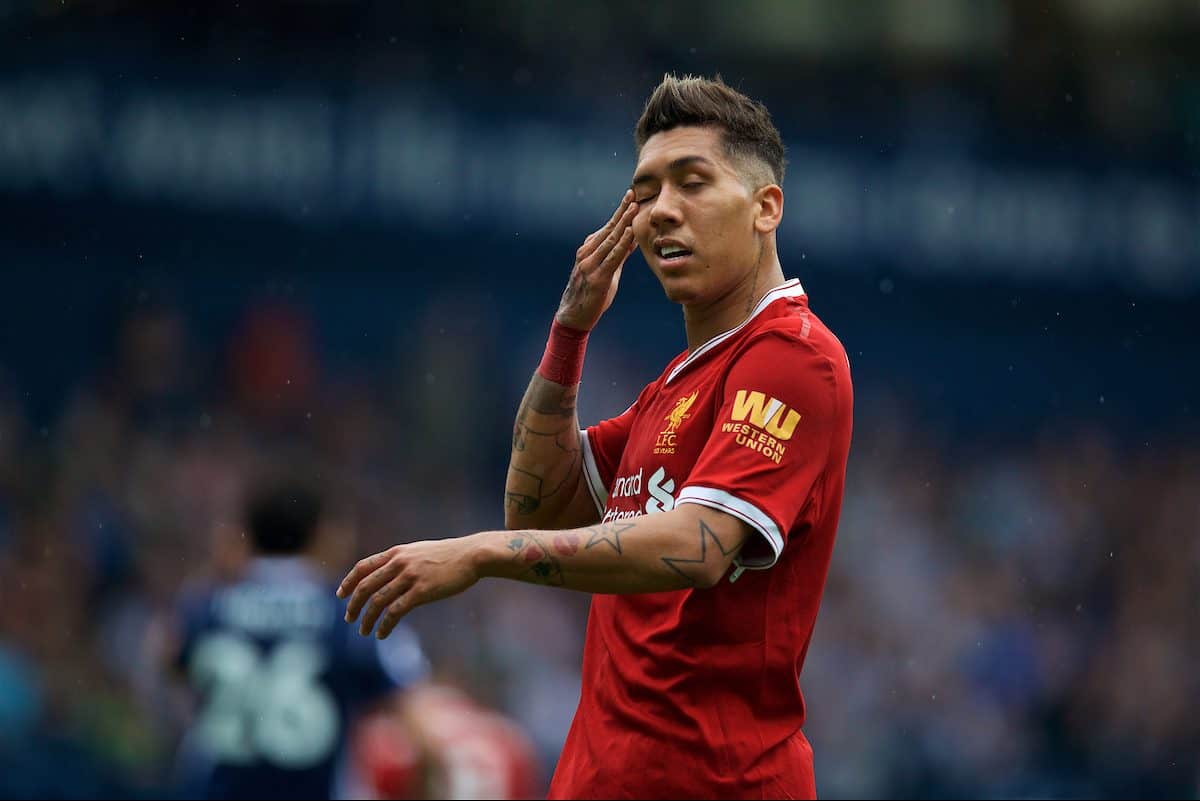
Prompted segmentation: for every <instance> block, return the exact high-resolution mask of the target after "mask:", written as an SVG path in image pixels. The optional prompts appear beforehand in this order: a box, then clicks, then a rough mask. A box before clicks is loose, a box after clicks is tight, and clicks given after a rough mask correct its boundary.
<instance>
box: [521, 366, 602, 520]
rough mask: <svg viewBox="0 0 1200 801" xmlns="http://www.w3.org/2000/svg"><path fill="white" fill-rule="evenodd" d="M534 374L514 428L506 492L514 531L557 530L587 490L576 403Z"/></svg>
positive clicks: (571, 393) (573, 392) (569, 391)
mask: <svg viewBox="0 0 1200 801" xmlns="http://www.w3.org/2000/svg"><path fill="white" fill-rule="evenodd" d="M578 391H579V385H578V384H576V385H574V386H570V387H564V386H562V385H560V384H556V383H554V382H553V381H549V380H547V379H545V378H542V376H540V375H537V374H534V376H533V379H532V380H531V381H530V382H529V388H528V389H527V390H526V391H525V397H524V398H522V399H521V407H520V409H519V410H518V411H517V419H516V422H515V423H514V424H513V439H512V456H511V457H510V459H509V463H508V478H507V480H506V482H505V487H504V521H505V525H507V526H508V527H510V528H519V527H530V528H554V527H556V526H557V525H558V524H559V522H560V517H561V515H562V513H563V511H564V510H566V509H567V508H568V507H569V506H570V504H571V501H572V499H573V498H574V497H575V494H576V493H577V492H578V491H580V490H581V489H584V488H583V487H582V485H581V481H580V479H581V478H582V475H583V471H582V466H581V465H582V459H583V455H582V446H581V444H580V441H579V436H580V435H579V420H578V417H577V416H576V413H575V398H576V396H577V394H578Z"/></svg>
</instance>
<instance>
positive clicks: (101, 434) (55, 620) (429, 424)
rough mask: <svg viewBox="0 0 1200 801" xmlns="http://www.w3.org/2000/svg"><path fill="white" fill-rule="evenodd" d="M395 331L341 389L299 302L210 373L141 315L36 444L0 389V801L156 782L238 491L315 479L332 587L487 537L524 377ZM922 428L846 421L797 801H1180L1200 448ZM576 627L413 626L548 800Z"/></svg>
mask: <svg viewBox="0 0 1200 801" xmlns="http://www.w3.org/2000/svg"><path fill="white" fill-rule="evenodd" d="M418 333H419V334H420V336H419V338H418V340H417V341H418V342H419V343H420V344H419V346H418V347H417V348H415V349H413V350H411V351H409V352H408V357H407V358H409V359H410V360H411V364H410V365H409V367H410V368H411V369H409V370H407V371H406V372H407V373H408V374H410V375H414V376H417V380H415V381H411V382H408V383H399V382H387V381H371V380H369V379H363V380H361V381H358V382H350V383H346V382H345V381H342V380H339V379H334V378H332V377H331V376H332V375H333V374H334V373H333V371H330V370H328V369H327V366H324V365H322V363H321V358H320V356H319V349H318V348H317V347H316V345H315V336H314V332H313V330H312V324H311V321H310V320H308V319H307V318H306V317H305V316H304V315H303V314H302V313H300V312H298V311H296V310H295V309H292V308H288V307H286V306H276V305H266V306H262V307H258V308H255V309H252V310H251V312H250V313H248V314H247V316H246V317H245V319H244V320H243V321H242V323H241V324H240V325H239V326H238V327H237V329H236V330H234V331H231V332H228V337H227V340H226V342H225V343H224V345H223V347H222V348H219V349H217V350H216V354H217V355H210V356H208V357H204V356H202V355H201V351H202V349H201V348H200V347H198V346H197V345H196V344H195V343H193V342H192V341H191V339H190V335H189V328H188V321H187V320H186V319H185V318H184V316H183V315H182V314H181V313H180V312H179V311H178V310H176V309H173V308H171V307H170V306H156V305H153V304H139V305H136V306H135V307H134V308H133V309H131V311H130V312H129V313H128V314H126V315H125V317H124V319H123V321H122V323H121V325H120V328H119V331H118V334H117V337H116V344H115V346H114V347H113V348H112V356H111V358H110V359H108V360H107V361H106V362H105V363H104V364H103V365H102V366H101V367H100V368H99V369H98V370H97V372H96V374H95V375H92V376H88V377H84V378H85V380H83V381H82V382H81V383H80V385H79V388H78V390H77V391H76V392H75V394H74V396H73V397H72V398H71V399H70V400H69V402H68V403H66V404H65V406H64V409H63V411H62V412H61V415H60V416H59V417H58V418H57V419H56V420H54V421H53V423H52V424H50V425H47V426H45V427H37V426H36V425H35V424H34V423H33V422H32V417H31V416H30V414H29V413H28V412H27V410H25V409H24V407H23V397H24V396H23V393H22V391H21V387H20V385H19V384H17V383H16V381H15V379H14V378H13V377H11V376H10V377H8V378H7V379H6V383H5V384H4V385H3V388H2V390H0V587H3V588H4V589H3V593H4V603H3V604H2V605H0V776H3V780H2V781H0V794H3V795H8V796H14V797H15V796H24V795H33V796H36V795H43V796H44V795H63V796H70V797H86V796H89V795H111V794H114V793H120V794H127V795H151V794H156V793H158V792H159V791H161V790H163V789H164V788H166V787H167V786H168V783H169V775H170V764H171V756H172V751H173V748H174V745H175V743H176V742H177V740H178V737H179V734H180V731H181V727H182V726H183V724H184V723H185V722H186V718H187V710H186V705H184V704H183V703H181V701H180V699H179V697H178V696H177V695H176V694H175V691H174V690H173V689H172V685H171V684H170V682H169V681H168V679H167V677H166V675H165V672H164V670H163V669H162V665H161V664H160V662H159V661H158V659H157V658H156V655H155V652H154V648H153V641H154V637H153V636H152V634H153V632H154V631H155V628H156V621H157V620H160V619H161V616H162V615H164V614H166V613H167V612H168V611H169V610H170V608H171V605H172V603H173V600H174V598H175V596H176V593H177V592H178V590H179V589H180V588H181V586H183V585H184V584H185V582H188V581H190V580H194V579H196V578H198V577H201V576H204V575H213V574H220V573H222V572H223V571H229V570H231V569H233V568H234V566H236V564H237V563H238V561H239V559H240V555H241V554H242V552H243V549H244V546H245V543H244V532H243V527H242V524H241V519H240V514H241V513H240V503H241V495H242V492H243V490H244V488H245V486H246V483H247V482H248V481H249V480H250V479H251V477H252V476H253V475H254V473H255V471H256V470H257V469H259V468H260V467H261V466H262V465H263V464H264V463H265V460H268V459H278V458H281V457H282V458H296V459H304V460H305V461H306V462H307V463H310V464H317V465H319V466H320V470H321V471H322V474H323V475H324V476H325V478H326V482H327V483H326V486H325V490H326V491H327V493H328V494H329V496H330V497H331V498H333V499H335V501H336V503H335V505H334V508H335V509H336V510H338V513H337V515H336V520H335V521H334V523H333V525H332V526H331V527H329V529H328V530H327V536H326V537H325V538H324V540H323V543H322V550H321V552H320V555H319V559H320V561H321V562H322V564H324V565H325V566H326V567H327V568H328V570H329V572H330V574H331V575H340V574H341V572H342V571H344V570H345V569H346V568H347V567H348V565H350V564H351V563H352V562H353V561H354V560H355V559H357V558H358V557H359V556H361V555H362V554H365V553H368V552H373V551H375V550H378V549H381V548H383V547H386V546H387V545H389V544H392V543H394V542H397V541H403V540H409V539H423V538H429V537H440V536H451V535H457V534H462V533H467V532H470V531H475V530H481V529H485V528H496V527H498V526H499V525H500V521H501V520H502V508H501V498H502V482H503V465H504V464H505V461H506V459H507V451H505V450H504V449H503V446H502V444H503V442H504V441H505V438H506V435H507V432H508V431H509V430H510V427H511V416H512V414H513V411H514V409H510V408H508V405H509V404H505V403H502V402H500V398H501V397H506V396H508V395H512V396H513V399H514V404H515V398H516V396H517V393H519V392H520V390H521V388H522V386H523V384H524V381H525V380H526V376H527V375H528V371H529V370H530V369H532V366H533V353H532V352H531V354H530V359H529V360H528V361H529V363H528V364H527V365H524V364H517V363H516V362H515V360H514V361H513V362H512V363H510V364H506V365H503V366H502V368H501V369H502V370H503V371H504V372H505V373H510V374H511V375H506V376H505V378H506V380H507V381H508V382H510V383H511V386H505V387H502V388H500V389H495V388H493V390H492V392H491V394H490V396H489V393H488V390H487V388H486V387H485V386H480V382H481V381H482V380H483V379H481V378H480V375H481V373H480V372H479V370H476V369H474V367H479V369H480V370H481V369H482V366H480V365H475V366H474V367H473V365H472V363H471V360H470V359H469V358H465V356H464V358H463V359H460V360H455V359H453V358H449V356H450V355H451V354H459V355H464V354H466V353H468V352H470V351H472V350H478V348H477V347H476V346H475V345H473V344H472V343H470V342H467V341H463V340H462V339H461V338H460V339H457V340H456V338H455V336H454V335H453V334H446V332H445V330H444V329H441V330H438V329H428V330H422V331H420V332H418ZM536 333H537V334H538V335H539V336H540V335H541V333H542V332H541V331H540V329H539V331H538V332H536ZM531 336H532V335H531ZM534 338H535V339H536V337H534ZM596 358H597V359H598V360H605V361H606V362H609V363H612V364H620V363H621V361H620V359H619V354H613V353H605V352H603V351H599V350H598V352H597V354H596ZM422 365H430V366H432V365H437V366H438V367H437V369H433V368H432V367H431V368H430V369H428V370H426V369H424V368H423V367H422ZM443 368H444V369H443ZM527 368H528V369H527ZM482 398H486V399H487V401H486V402H478V403H471V402H470V399H482ZM455 399H460V400H458V401H457V402H456V401H455ZM514 408H515V407H514ZM863 409H869V410H870V411H868V412H864V411H863ZM920 419H921V415H920V414H918V413H916V412H915V411H912V410H907V411H906V410H905V409H904V407H903V404H902V403H900V402H897V403H895V404H894V405H892V406H891V407H889V408H883V407H882V406H881V405H880V404H872V401H871V400H870V399H863V403H860V413H859V416H858V423H857V428H856V431H855V442H854V446H853V449H852V452H851V467H850V476H849V480H848V482H847V496H846V499H845V504H844V512H843V519H842V524H841V528H840V533H839V540H838V545H837V548H836V549H835V555H834V561H833V567H832V572H831V575H830V578H829V583H828V587H827V590H826V596H825V601H824V605H823V608H822V613H821V617H820V618H819V621H818V624H817V630H816V634H815V637H814V641H813V644H812V648H811V650H810V652H809V656H808V662H807V669H806V672H805V674H804V677H803V680H802V685H803V687H804V690H805V693H806V697H807V699H808V703H809V722H808V725H807V732H808V736H809V738H810V740H811V741H812V742H813V746H814V750H815V753H816V762H817V766H818V774H817V775H818V788H819V790H820V791H821V793H822V794H823V795H824V796H825V797H879V796H892V795H897V796H920V797H974V796H985V795H992V794H1000V795H1008V796H1017V795H1037V796H1053V795H1084V796H1092V797H1098V796H1106V795H1128V794H1133V793H1137V794H1139V796H1140V797H1172V796H1195V795H1196V794H1197V793H1198V792H1200V771H1198V770H1197V754H1198V753H1200V724H1198V723H1197V719H1196V717H1195V715H1194V710H1193V709H1192V708H1191V707H1192V704H1191V703H1190V701H1191V700H1194V699H1195V698H1198V697H1200V679H1198V678H1197V676H1198V674H1197V672H1196V670H1195V667H1194V666H1195V665H1196V664H1197V662H1198V661H1200V636H1198V635H1200V630H1198V626H1200V624H1198V623H1197V621H1200V615H1198V614H1197V612H1200V609H1198V607H1197V596H1196V588H1197V586H1200V580H1198V579H1200V537H1198V536H1197V534H1198V533H1200V493H1198V492H1197V490H1196V488H1197V487H1198V486H1200V443H1195V442H1185V441H1146V440H1143V441H1130V438H1129V437H1120V438H1119V437H1116V436H1115V435H1114V432H1108V431H1105V430H1102V429H1099V428H1096V427H1088V426H1083V425H1081V426H1079V427H1078V428H1076V429H1074V430H1062V429H1059V430H1047V431H1035V432H1029V435H1028V436H1027V437H1024V438H1020V439H1009V440H1007V441H1002V442H986V441H984V439H983V438H982V437H981V438H980V439H977V440H973V441H968V442H963V441H960V440H958V439H957V438H955V437H951V436H947V435H945V434H937V433H935V432H934V430H933V429H932V428H931V427H927V426H923V425H922V424H921V422H920ZM497 432H499V435H500V436H499V438H497V436H496V434H497ZM497 441H498V442H499V443H501V446H500V447H496V446H495V445H494V443H496V442H497ZM481 442H484V443H488V444H487V447H486V448H484V447H481V445H480V443H481ZM485 451H488V452H485ZM490 451H495V452H490ZM587 604H588V599H587V596H586V595H583V594H575V593H566V592H552V591H548V590H545V589H543V588H535V587H527V586H524V585H519V584H515V583H506V582H500V581H485V582H483V583H481V584H480V585H478V586H476V587H475V588H473V589H472V590H470V591H469V592H467V593H466V594H464V595H462V596H459V597H457V598H454V599H451V600H448V601H445V602H443V603H441V604H438V605H435V606H432V607H426V608H422V609H419V610H417V611H416V612H414V613H413V614H412V616H411V622H412V623H413V625H414V626H415V628H416V629H417V631H418V632H419V633H420V634H421V635H422V639H423V644H424V646H425V648H426V650H427V652H428V654H429V656H430V659H431V660H432V663H433V666H434V670H435V674H436V675H437V677H438V678H439V679H441V680H442V681H444V682H446V683H448V684H452V685H456V686H458V687H460V688H462V689H464V690H465V691H466V692H468V693H469V694H471V695H472V696H473V697H475V698H476V699H477V700H479V701H481V702H482V703H484V704H486V705H489V706H491V707H493V708H495V709H498V710H500V711H502V712H504V713H505V714H507V715H508V716H509V717H510V718H511V719H512V720H514V721H516V722H517V723H518V724H519V725H520V726H522V727H523V728H524V729H525V730H526V731H527V732H528V733H529V735H530V736H531V738H532V740H533V742H534V743H535V744H536V746H537V749H538V751H539V754H540V756H541V761H542V766H543V768H544V772H545V775H544V776H543V781H545V780H548V777H549V772H550V771H551V770H552V768H553V764H554V759H555V758H556V756H557V753H558V749H559V747H560V745H561V742H562V739H563V737H564V736H565V732H566V729H567V726H568V725H569V723H570V719H571V715H572V714H573V712H574V707H575V703H576V700H577V698H578V689H579V662H580V655H581V649H582V639H583V631H584V623H585V619H586V613H587ZM64 760H69V763H70V764H71V765H72V766H73V769H72V770H71V771H66V772H64V771H62V770H61V765H62V764H64Z"/></svg>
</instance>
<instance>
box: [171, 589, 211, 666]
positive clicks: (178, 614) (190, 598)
mask: <svg viewBox="0 0 1200 801" xmlns="http://www.w3.org/2000/svg"><path fill="white" fill-rule="evenodd" d="M211 599H212V591H211V589H209V588H203V589H195V588H194V589H191V590H185V591H184V592H182V593H181V594H180V596H179V598H178V600H176V602H175V612H174V618H175V626H176V630H177V631H178V632H179V651H178V653H176V654H175V667H177V668H178V669H179V670H181V671H184V672H186V671H187V665H188V661H189V660H190V659H191V655H192V648H194V647H195V644H196V640H197V639H199V637H200V634H202V633H203V632H204V630H205V629H207V628H208V627H209V617H210V615H209V609H210V607H211Z"/></svg>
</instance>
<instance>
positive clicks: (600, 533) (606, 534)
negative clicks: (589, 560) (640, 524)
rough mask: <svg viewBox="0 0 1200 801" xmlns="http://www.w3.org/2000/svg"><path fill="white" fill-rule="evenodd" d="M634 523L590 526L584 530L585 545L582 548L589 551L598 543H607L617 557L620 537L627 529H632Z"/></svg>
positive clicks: (619, 552) (619, 550) (619, 553)
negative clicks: (586, 536)
mask: <svg viewBox="0 0 1200 801" xmlns="http://www.w3.org/2000/svg"><path fill="white" fill-rule="evenodd" d="M635 525H636V524H635V523H605V524H603V525H600V526H592V527H591V528H589V529H586V531H587V534H588V541H587V545H585V546H583V547H584V548H588V549H590V548H591V547H593V546H595V545H599V544H600V543H607V544H608V545H610V546H611V547H612V549H613V550H614V551H616V552H617V555H618V556H620V555H621V553H622V551H621V535H622V534H624V533H625V532H626V531H629V529H631V528H633V527H634V526H635Z"/></svg>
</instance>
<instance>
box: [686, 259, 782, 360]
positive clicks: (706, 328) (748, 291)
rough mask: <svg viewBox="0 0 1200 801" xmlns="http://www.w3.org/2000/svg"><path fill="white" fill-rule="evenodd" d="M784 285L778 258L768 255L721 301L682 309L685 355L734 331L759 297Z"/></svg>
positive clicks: (723, 296)
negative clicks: (731, 330)
mask: <svg viewBox="0 0 1200 801" xmlns="http://www.w3.org/2000/svg"><path fill="white" fill-rule="evenodd" d="M783 282H784V277H783V268H782V267H781V266H780V265H779V257H778V256H775V255H774V254H770V255H769V256H767V257H764V258H763V260H762V262H761V263H760V264H759V265H757V267H756V268H755V269H753V270H751V271H750V272H749V273H747V275H746V277H745V278H744V279H743V280H742V281H739V282H738V283H737V284H735V285H734V286H733V288H732V289H730V290H729V291H728V292H726V293H725V294H724V295H722V296H721V297H719V298H717V299H715V300H713V301H711V302H708V303H704V304H695V305H689V306H684V307H683V325H684V329H685V330H686V332H687V342H688V352H689V353H690V352H692V351H695V350H696V348H698V347H700V346H701V345H703V344H704V343H705V342H708V341H709V340H710V339H712V338H713V337H715V336H717V335H718V334H723V333H725V332H726V331H728V330H730V329H732V328H737V327H738V326H739V325H741V324H742V323H743V322H745V321H746V320H747V319H749V317H750V313H751V312H753V311H754V307H755V306H756V305H757V304H758V302H759V301H760V300H762V298H763V295H765V294H767V292H769V291H771V290H772V289H774V288H775V287H777V286H779V285H780V284H782V283H783Z"/></svg>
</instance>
